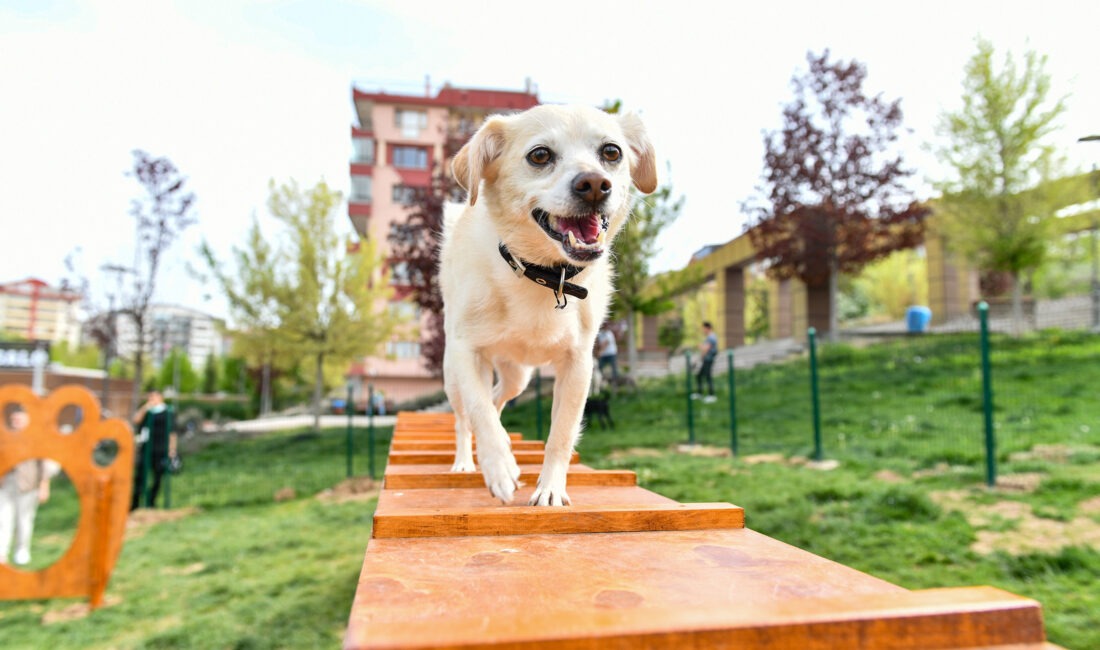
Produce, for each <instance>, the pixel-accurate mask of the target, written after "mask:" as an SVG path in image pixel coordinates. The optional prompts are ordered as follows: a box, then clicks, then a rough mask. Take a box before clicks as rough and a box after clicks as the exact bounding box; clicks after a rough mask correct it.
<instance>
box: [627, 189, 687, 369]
mask: <svg viewBox="0 0 1100 650" xmlns="http://www.w3.org/2000/svg"><path fill="white" fill-rule="evenodd" d="M683 205H684V197H682V196H681V197H679V198H675V199H674V198H673V197H672V185H664V186H662V187H660V188H658V189H657V190H656V191H655V192H653V193H652V194H650V195H649V196H646V197H638V200H637V202H636V203H635V206H634V212H633V214H631V216H630V219H629V220H627V222H626V225H625V226H623V229H622V230H621V231H619V234H618V235H617V236H616V237H615V241H614V243H613V244H612V245H611V255H612V259H614V261H615V296H614V298H613V300H612V303H611V313H612V315H613V316H614V317H616V318H623V319H624V320H625V321H626V323H627V331H626V350H627V365H628V369H629V370H628V371H629V373H633V372H634V369H635V368H637V367H638V342H637V336H635V319H636V317H637V315H638V314H646V315H652V314H658V313H661V312H664V311H668V310H669V309H671V308H672V307H673V303H672V302H671V301H670V300H669V299H668V294H667V292H665V291H660V290H656V291H654V290H653V287H651V286H650V285H651V284H652V282H651V278H650V273H649V262H650V260H651V259H652V258H653V255H654V254H656V252H657V237H658V236H659V235H660V234H661V231H662V230H664V229H665V228H666V227H668V226H669V225H670V224H671V223H672V222H673V221H676V219H677V217H679V216H680V210H681V208H682V207H683Z"/></svg>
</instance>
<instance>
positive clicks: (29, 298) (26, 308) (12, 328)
mask: <svg viewBox="0 0 1100 650" xmlns="http://www.w3.org/2000/svg"><path fill="white" fill-rule="evenodd" d="M82 298H83V296H82V295H81V294H80V292H78V291H73V290H71V289H66V288H59V287H51V286H50V285H48V284H47V283H45V282H43V281H42V280H39V279H37V278H27V279H25V280H19V281H16V282H8V283H5V284H0V331H2V332H3V334H4V336H5V337H7V338H21V339H26V340H27V341H48V342H49V343H51V344H58V343H62V342H66V343H68V344H69V345H70V346H72V347H76V346H77V345H79V344H80V301H81V299H82Z"/></svg>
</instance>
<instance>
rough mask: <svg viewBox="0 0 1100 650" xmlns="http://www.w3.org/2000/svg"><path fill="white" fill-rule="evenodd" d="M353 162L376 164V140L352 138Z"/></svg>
mask: <svg viewBox="0 0 1100 650" xmlns="http://www.w3.org/2000/svg"><path fill="white" fill-rule="evenodd" d="M351 147H352V154H351V155H352V162H357V163H365V164H367V165H373V164H374V139H373V138H352V139H351Z"/></svg>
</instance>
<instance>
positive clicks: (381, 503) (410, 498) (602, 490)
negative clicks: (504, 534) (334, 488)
mask: <svg viewBox="0 0 1100 650" xmlns="http://www.w3.org/2000/svg"><path fill="white" fill-rule="evenodd" d="M478 476H480V475H478ZM534 491H535V485H534V484H533V483H531V484H527V485H523V486H521V487H520V488H519V489H518V490H516V495H515V499H514V501H513V503H512V504H511V505H502V504H501V503H500V500H498V499H497V498H496V497H494V496H493V495H492V494H490V493H489V490H488V489H487V488H486V487H485V483H484V482H482V484H481V485H480V486H477V487H476V488H435V489H432V488H423V489H416V490H398V489H396V488H391V489H387V490H383V491H382V494H381V495H380V496H379V497H378V505H377V507H376V508H375V513H376V514H381V515H387V514H389V513H390V511H392V510H400V511H402V512H408V511H410V510H421V511H423V512H425V513H427V514H430V513H432V512H435V511H436V510H439V509H440V508H446V509H448V510H461V509H468V510H473V509H476V508H504V509H508V508H517V507H525V506H526V504H527V502H528V500H529V499H530V497H531V495H532V494H533V493H534ZM569 494H570V496H571V497H572V498H573V503H575V504H583V506H634V507H638V508H643V507H649V506H670V505H674V504H675V503H676V502H675V501H673V500H672V499H670V498H668V497H666V496H661V495H660V494H657V493H656V492H651V491H650V490H647V489H645V488H642V487H638V486H634V485H631V486H625V487H607V486H591V485H589V486H580V485H576V486H572V488H571V489H570V490H569Z"/></svg>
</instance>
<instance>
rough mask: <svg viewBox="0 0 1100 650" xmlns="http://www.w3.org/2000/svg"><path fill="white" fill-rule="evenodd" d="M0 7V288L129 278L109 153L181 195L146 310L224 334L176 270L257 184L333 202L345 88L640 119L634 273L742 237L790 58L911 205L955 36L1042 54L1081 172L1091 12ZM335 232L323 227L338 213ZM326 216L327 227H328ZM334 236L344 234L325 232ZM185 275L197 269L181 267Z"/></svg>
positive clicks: (121, 169)
mask: <svg viewBox="0 0 1100 650" xmlns="http://www.w3.org/2000/svg"><path fill="white" fill-rule="evenodd" d="M1039 7H1040V5H1038V4H1036V3H1034V2H1017V1H1005V0H1001V1H986V0H971V1H966V2H960V1H959V0H954V1H952V2H941V1H938V0H928V1H926V2H922V3H893V2H881V0H880V1H877V2H855V1H844V0H838V1H837V2H830V3H822V2H813V1H801V0H800V1H788V2H781V1H776V2H715V1H713V0H708V1H705V2H696V1H692V0H681V1H679V2H660V3H658V2H647V1H644V0H633V1H632V2H612V1H607V2H601V1H599V0H580V1H576V0H555V1H554V2H525V1H520V0H511V1H496V0H482V2H479V3H470V2H453V1H450V2H427V1H416V0H404V1H393V2H382V1H368V0H362V1H351V0H344V1H334V0H313V1H309V2H297V1H281V0H268V1H252V2H244V1H239V2H234V1H231V0H220V1H215V2H207V1H205V0H188V1H182V0H181V1H179V2H166V1H156V0H143V1H139V2H132V1H130V0H111V1H95V0H91V1H82V2H78V1H63V0H58V1H52V0H0V282H6V281H12V280H17V279H22V278H25V277H37V278H41V279H43V280H46V281H47V282H50V283H56V282H59V281H60V280H61V279H62V278H63V277H67V276H71V274H70V273H69V272H68V271H67V270H66V266H65V264H64V260H65V259H66V257H69V258H71V259H72V260H73V261H74V264H75V269H76V272H77V274H78V275H81V276H83V277H86V278H87V279H88V280H89V281H90V283H91V288H92V298H93V301H94V302H96V303H98V304H99V305H103V304H105V299H104V295H105V291H106V287H107V286H109V285H110V283H112V282H113V280H109V278H108V276H107V275H106V274H104V273H103V272H102V271H100V269H101V267H103V266H104V265H106V264H123V265H126V264H130V263H132V260H133V255H134V253H133V247H134V219H133V217H131V216H130V214H129V206H130V201H131V200H132V199H134V198H137V197H138V196H140V193H141V188H140V186H139V185H138V184H137V182H136V181H135V180H134V179H133V178H131V177H128V176H127V175H126V171H127V170H128V169H129V168H130V165H131V162H132V156H131V151H133V150H135V149H143V150H145V151H148V152H150V153H152V154H154V155H157V156H167V157H168V158H170V159H171V160H172V161H173V162H174V163H175V164H176V165H177V166H178V167H179V168H180V170H181V171H182V172H183V173H184V175H186V176H187V177H188V186H189V188H190V189H191V190H192V191H193V192H194V193H195V195H196V197H197V203H196V211H195V216H196V217H197V219H198V222H197V224H196V225H195V226H192V227H191V228H189V229H188V230H187V231H185V232H184V234H183V235H182V236H181V238H180V239H179V240H178V241H176V242H175V243H174V244H173V246H172V248H171V250H170V251H169V254H168V255H167V257H166V260H165V264H164V266H163V270H162V271H161V275H160V277H159V280H158V292H157V296H156V299H157V300H158V301H161V302H169V303H174V304H181V305H185V306H188V307H192V308H195V309H200V310H202V311H205V312H208V313H211V314H213V315H215V316H224V315H225V314H226V307H225V301H224V299H223V298H222V297H221V296H220V295H219V294H218V290H217V289H216V287H214V286H213V285H212V284H204V283H203V282H201V281H199V280H197V279H196V278H195V277H194V276H193V275H192V274H189V273H188V272H187V267H188V264H189V263H190V264H192V265H194V264H196V263H199V258H198V254H197V252H196V251H197V249H198V247H199V245H200V243H201V242H202V241H204V240H205V241H207V242H209V243H210V245H211V247H212V248H213V249H214V251H215V253H216V254H217V255H218V257H219V258H221V259H223V260H227V259H229V258H230V255H231V252H232V249H233V247H234V246H239V245H241V244H242V243H243V242H244V241H245V235H246V232H247V230H248V228H249V226H250V224H251V221H252V219H253V217H254V216H256V217H258V218H259V219H260V223H261V226H263V227H265V228H272V232H273V235H274V233H275V231H274V229H273V224H272V221H271V220H270V219H266V218H265V208H264V205H265V201H266V198H267V195H268V183H269V181H271V180H274V181H276V182H284V181H288V180H291V179H294V180H296V181H297V182H298V183H300V184H302V185H312V184H314V183H316V182H318V181H320V180H322V179H323V180H325V181H326V182H327V183H329V184H330V185H332V186H334V187H337V188H339V189H342V190H344V191H345V194H346V190H347V188H348V185H349V179H348V160H349V157H350V154H351V147H350V135H349V128H348V127H349V125H350V124H352V123H353V120H354V115H353V111H352V102H351V88H352V86H353V85H355V86H356V87H359V88H361V89H363V90H369V91H378V90H385V91H388V92H392V93H406V94H422V93H423V92H424V90H425V87H426V86H427V87H430V89H431V91H432V92H433V93H434V92H435V91H436V90H438V88H439V86H440V85H441V84H443V83H445V82H449V83H451V84H453V85H456V86H464V87H474V88H495V89H504V90H521V89H523V88H524V86H525V84H526V83H527V81H528V80H530V82H531V83H532V84H534V85H535V87H537V90H538V94H539V97H540V99H541V100H542V101H543V102H548V103H585V104H590V105H602V104H603V103H605V102H606V101H607V100H614V99H620V100H622V102H623V104H624V106H625V108H627V109H629V110H634V111H637V112H638V113H639V114H640V115H641V116H642V118H643V119H644V121H645V123H646V125H647V128H648V130H649V133H650V136H651V138H652V140H653V143H654V146H655V148H656V150H657V154H658V158H659V160H660V161H661V162H660V171H661V180H662V182H667V183H671V184H672V186H673V188H674V192H675V193H676V194H679V195H683V196H684V197H685V203H684V208H683V212H682V214H681V216H680V218H679V220H678V221H677V222H676V223H675V224H673V225H672V226H671V227H670V228H669V229H668V230H667V231H666V232H665V233H664V234H662V236H661V237H660V242H659V245H660V251H659V252H658V254H657V256H656V258H655V259H654V260H653V261H652V268H653V270H654V271H664V270H669V269H673V268H680V267H682V266H683V265H684V264H686V263H687V261H688V259H689V258H690V256H691V254H692V253H693V252H695V251H696V250H698V249H699V248H701V247H703V246H705V245H708V244H715V243H723V242H726V241H728V240H730V239H732V238H734V237H736V236H738V235H739V234H741V233H742V232H743V228H744V215H743V214H742V212H741V209H740V206H741V204H742V202H743V201H744V200H746V199H747V198H749V197H750V196H752V194H753V192H754V188H755V187H756V186H757V185H758V183H759V179H760V175H761V171H762V164H763V134H764V132H765V131H769V130H775V129H777V128H779V126H780V114H781V109H782V106H783V104H785V103H787V102H788V101H790V100H791V98H792V91H791V87H790V79H791V76H792V75H793V74H796V73H801V72H803V71H804V70H805V69H806V53H807V52H808V51H813V52H815V53H816V52H821V51H822V50H824V49H826V48H828V49H829V50H830V52H831V53H832V55H833V57H834V58H838V59H856V60H858V61H860V62H862V63H863V64H865V65H866V67H867V71H868V78H867V82H866V85H865V89H866V90H867V91H868V92H869V93H882V95H883V97H884V98H887V99H895V98H900V99H901V107H902V111H903V113H904V124H905V127H906V132H905V133H904V135H903V138H902V142H901V146H902V148H903V152H904V155H905V159H906V161H907V162H908V163H909V165H910V166H912V167H914V168H915V169H917V175H916V177H915V178H914V189H915V191H917V192H918V194H923V195H925V196H927V195H928V193H929V192H930V190H928V189H927V187H928V181H930V180H934V179H936V178H937V177H939V176H942V175H943V174H944V173H945V172H944V170H943V169H942V168H940V167H939V166H938V165H937V162H936V160H935V158H934V157H933V156H932V154H931V153H930V151H929V150H928V144H929V143H931V142H934V141H935V137H936V136H935V124H936V122H937V119H938V116H939V115H940V114H941V113H943V112H944V111H948V110H956V109H957V108H958V107H959V106H960V105H961V92H962V78H963V67H964V65H965V64H966V61H967V60H968V59H969V58H970V56H971V55H972V54H973V53H974V51H975V49H976V47H975V39H976V38H977V37H979V36H981V37H984V38H986V39H988V40H990V41H991V42H992V43H993V45H994V47H995V48H996V50H997V53H998V55H1001V54H1004V53H1006V52H1012V53H1013V54H1014V55H1016V57H1017V59H1019V58H1020V56H1021V55H1022V53H1023V52H1025V51H1027V50H1029V49H1030V50H1035V51H1037V52H1039V53H1041V54H1045V55H1046V56H1047V57H1048V62H1047V67H1046V69H1047V72H1049V73H1050V75H1051V77H1052V90H1053V94H1054V95H1055V96H1063V95H1065V96H1067V100H1066V105H1067V110H1066V113H1065V115H1064V116H1063V118H1062V125H1063V128H1062V129H1061V130H1060V131H1059V132H1058V133H1057V134H1056V135H1055V136H1054V138H1053V140H1054V142H1055V144H1056V145H1057V146H1058V147H1059V149H1060V151H1061V152H1062V153H1063V154H1064V155H1065V157H1066V160H1067V163H1068V165H1069V169H1071V170H1086V169H1089V168H1090V167H1091V166H1092V165H1094V164H1097V163H1100V143H1078V142H1077V139H1078V138H1079V137H1081V136H1085V135H1091V134H1095V133H1100V66H1098V65H1097V61H1098V60H1100V56H1098V52H1097V42H1098V41H1097V26H1098V25H1100V3H1096V2H1063V1H1060V0H1048V1H1047V2H1044V3H1042V4H1041V10H1040V9H1039ZM342 214H343V213H342ZM342 214H341V215H338V218H339V217H342ZM339 222H340V227H341V228H342V229H344V230H345V231H346V232H349V233H350V226H348V224H347V220H346V218H339ZM200 266H201V264H200Z"/></svg>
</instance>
